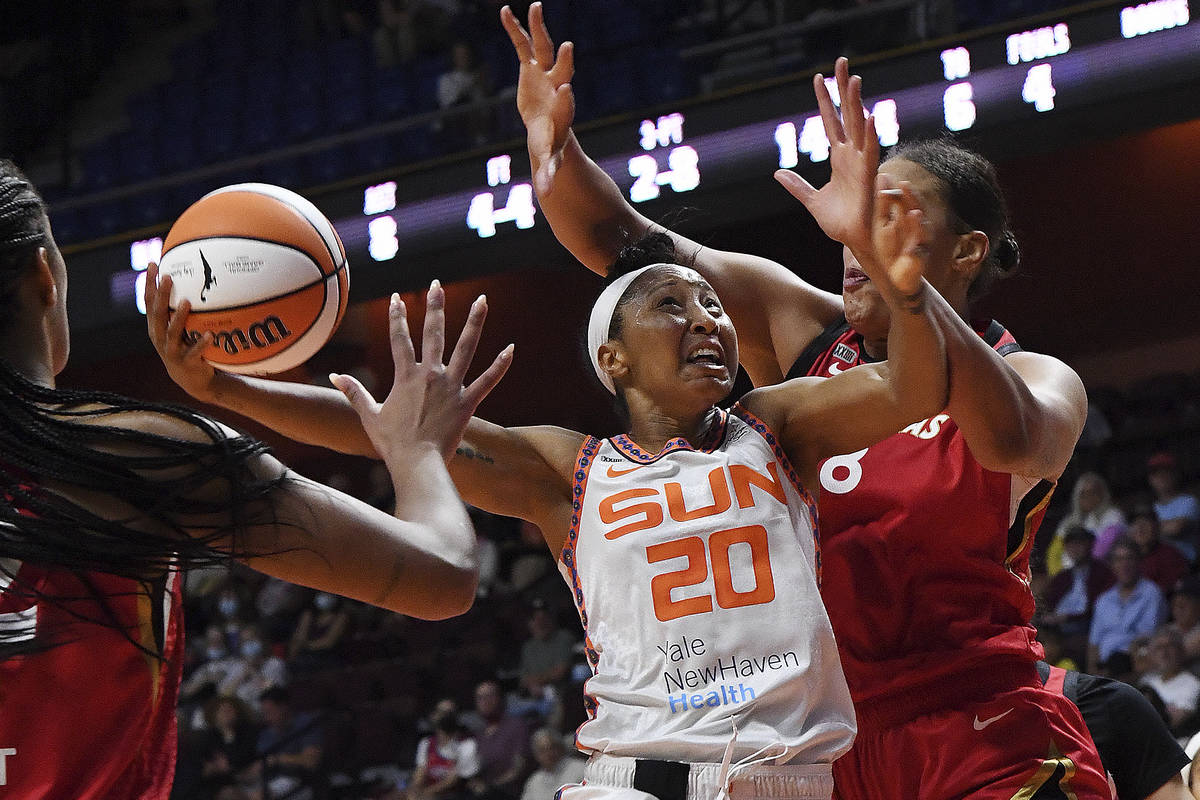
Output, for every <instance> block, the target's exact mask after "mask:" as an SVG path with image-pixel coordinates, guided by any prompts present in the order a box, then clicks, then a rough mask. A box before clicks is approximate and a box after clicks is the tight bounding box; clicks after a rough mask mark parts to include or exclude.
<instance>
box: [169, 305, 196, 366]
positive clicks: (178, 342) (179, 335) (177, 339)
mask: <svg viewBox="0 0 1200 800" xmlns="http://www.w3.org/2000/svg"><path fill="white" fill-rule="evenodd" d="M191 310H192V304H191V301H189V300H182V301H180V303H179V307H178V308H176V309H175V313H174V314H172V315H171V319H170V320H169V321H168V322H167V327H166V330H165V332H164V333H165V338H164V344H165V345H166V347H167V351H168V352H171V353H174V352H177V351H178V349H179V348H181V347H184V346H185V345H186V344H187V343H188V342H187V340H186V339H185V338H184V336H185V335H186V334H187V318H188V314H189V313H190V312H191Z"/></svg>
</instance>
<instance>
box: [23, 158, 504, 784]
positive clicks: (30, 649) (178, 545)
mask: <svg viewBox="0 0 1200 800" xmlns="http://www.w3.org/2000/svg"><path fill="white" fill-rule="evenodd" d="M0 286H2V287H3V292H2V293H0V305H2V307H3V320H4V321H3V325H2V327H0V492H2V493H3V498H4V500H3V502H2V503H0V796H4V797H13V798H18V797H19V798H35V797H36V798H72V799H73V800H126V799H127V798H128V800H133V799H134V798H137V799H138V800H151V799H152V798H153V799H154V800H159V799H161V800H166V797H167V795H168V794H169V793H170V786H171V778H172V776H173V773H174V764H175V742H176V736H175V698H176V693H177V691H178V687H179V676H180V670H181V668H182V664H183V656H184V651H183V628H182V624H181V619H180V614H181V610H182V604H181V600H180V583H181V571H182V570H183V569H185V568H187V567H190V566H195V565H206V564H215V563H226V562H228V561H229V560H230V559H231V558H237V559H239V560H241V561H244V562H245V563H247V564H249V565H250V566H252V567H255V568H256V569H259V570H262V571H263V572H266V573H269V574H271V575H274V576H276V577H279V578H282V579H284V580H288V581H292V582H295V583H301V584H305V585H307V586H312V587H315V588H320V589H324V590H326V591H330V592H337V593H339V594H343V595H346V596H348V597H353V598H356V599H358V600H362V601H365V602H369V603H374V604H376V605H380V606H383V607H384V608H388V609H391V610H394V611H398V612H403V613H405V614H412V615H415V616H420V617H427V618H443V617H447V616H451V615H454V614H459V613H462V612H463V611H465V610H466V609H467V608H468V607H469V606H470V604H471V602H472V599H473V597H474V590H475V574H476V563H475V537H474V532H473V530H472V527H471V524H470V521H469V519H468V517H467V514H466V510H465V508H464V507H463V505H462V503H461V501H460V500H459V499H458V496H457V494H456V492H455V490H454V487H453V485H452V484H451V483H450V477H449V475H448V474H447V472H446V469H445V464H444V458H445V457H447V456H448V455H450V454H451V453H453V448H454V445H455V444H456V443H457V441H458V439H459V437H460V435H461V432H462V430H463V427H464V426H465V425H466V422H467V419H468V418H469V417H470V415H471V413H472V411H473V410H474V408H475V406H476V405H477V403H478V402H479V400H480V399H481V398H482V397H483V396H484V395H486V394H487V392H488V391H489V390H490V389H491V388H492V386H493V385H495V383H496V381H498V380H499V379H500V377H501V375H502V374H503V372H504V371H505V369H506V368H507V366H508V363H509V360H508V357H509V354H508V353H507V352H505V353H503V354H501V357H500V358H498V359H497V360H496V362H495V363H494V364H493V365H492V366H491V367H489V369H488V370H487V371H486V372H485V373H484V374H483V375H482V376H480V378H479V379H478V380H476V381H475V382H474V383H473V384H472V385H471V386H470V387H468V388H465V389H464V388H463V387H462V377H463V374H464V372H465V370H466V368H467V362H469V361H470V359H471V356H472V351H473V349H474V347H475V343H476V342H477V341H478V336H479V329H480V325H481V323H482V319H483V315H484V309H483V307H482V306H478V307H477V308H475V309H474V310H473V313H472V316H471V319H470V320H469V321H468V325H467V331H466V333H464V335H463V336H462V337H461V339H460V340H459V342H458V345H457V347H456V348H455V351H454V354H453V356H452V358H451V360H450V365H449V366H448V367H443V366H442V364H441V358H442V346H441V339H442V329H441V326H440V323H441V320H440V318H439V317H437V316H436V315H431V316H430V317H429V318H428V319H429V322H428V324H427V326H426V331H425V334H426V335H425V342H424V353H423V361H422V362H418V361H417V360H416V359H415V357H414V355H413V351H412V345H411V343H410V342H409V339H408V334H407V331H406V330H405V328H404V324H403V322H404V309H403V306H402V305H399V304H398V303H393V307H392V316H393V328H394V331H393V346H394V348H395V353H396V382H395V385H394V386H393V390H392V394H391V396H390V397H389V398H388V399H387V400H386V401H385V402H384V403H383V404H382V405H376V404H375V403H373V402H371V401H370V400H369V399H368V398H363V399H362V400H361V402H359V404H358V406H357V408H358V409H359V411H360V412H361V414H362V416H361V422H362V425H363V427H364V428H365V430H366V431H367V432H368V433H367V435H368V436H369V437H370V438H371V441H372V442H373V443H374V445H375V447H376V451H377V452H378V453H379V454H380V456H381V457H382V458H383V459H384V461H385V462H386V464H387V466H388V469H389V470H390V472H391V475H392V478H393V482H394V485H395V489H396V497H397V498H399V501H400V502H399V503H398V511H397V515H396V516H395V517H392V516H389V515H387V514H384V513H383V512H380V511H377V510H376V509H374V508H371V507H370V506H367V505H366V504H365V503H361V502H359V501H358V500H355V499H353V498H351V497H348V496H346V495H343V494H341V493H339V492H336V491H334V490H333V489H330V488H328V487H325V486H322V485H320V484H317V483H314V482H312V481H308V480H306V479H304V478H301V477H300V476H298V475H296V474H294V473H291V472H289V471H287V470H286V468H285V467H284V466H283V465H282V464H280V463H279V462H278V461H276V460H275V459H274V458H273V457H272V456H271V455H270V454H269V453H268V452H267V450H266V448H265V446H264V445H262V444H261V443H259V442H256V441H254V440H253V439H250V438H249V437H246V436H242V435H240V434H237V433H235V432H234V431H232V430H230V429H228V428H225V427H223V426H221V425H219V424H218V423H216V422H214V421H212V420H210V419H208V418H206V417H204V416H202V415H200V414H197V413H195V412H192V411H189V410H187V409H185V408H180V407H174V406H165V405H157V404H153V403H147V402H142V401H137V400H131V399H128V398H124V397H119V396H116V395H111V394H102V393H99V392H86V391H72V390H67V389H60V388H58V387H57V386H56V376H57V375H58V374H59V372H60V371H61V370H62V369H63V368H64V366H65V365H66V362H67V355H68V351H69V343H68V329H67V314H66V300H67V272H66V264H65V263H64V261H63V258H62V255H61V253H60V252H59V250H58V247H57V245H56V244H55V242H54V237H53V234H52V233H51V230H50V224H49V222H48V220H47V217H46V208H45V205H44V204H43V202H42V200H41V198H40V197H39V196H38V194H37V192H36V191H35V190H34V188H33V187H32V186H31V185H30V184H29V183H28V181H27V180H26V179H25V178H24V176H23V175H22V174H21V173H20V172H19V171H18V170H17V169H16V168H15V167H14V166H13V164H12V163H10V162H8V161H2V160H0Z"/></svg>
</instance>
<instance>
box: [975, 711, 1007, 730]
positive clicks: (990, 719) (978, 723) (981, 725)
mask: <svg viewBox="0 0 1200 800" xmlns="http://www.w3.org/2000/svg"><path fill="white" fill-rule="evenodd" d="M1012 712H1013V710H1012V709H1011V708H1010V709H1009V710H1008V711H1005V712H1004V713H1003V714H997V715H996V716H994V717H988V718H987V719H985V720H982V721H980V719H979V715H978V714H976V715H975V722H974V723H973V724H974V726H975V730H977V731H981V730H983V729H984V728H986V727H987V726H988V725H991V724H992V723H993V722H995V721H996V720H998V719H1000V718H1001V717H1007V716H1008V715H1009V714H1011V713H1012Z"/></svg>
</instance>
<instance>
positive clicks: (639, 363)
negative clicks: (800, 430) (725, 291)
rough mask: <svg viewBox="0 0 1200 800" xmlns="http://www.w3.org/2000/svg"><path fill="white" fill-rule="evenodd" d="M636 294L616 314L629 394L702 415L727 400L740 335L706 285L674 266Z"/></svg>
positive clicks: (638, 285) (644, 279)
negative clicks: (697, 410) (685, 407)
mask: <svg viewBox="0 0 1200 800" xmlns="http://www.w3.org/2000/svg"><path fill="white" fill-rule="evenodd" d="M633 291H634V292H635V294H634V295H633V297H632V298H631V299H630V300H629V301H628V302H627V303H626V304H625V305H624V306H622V308H621V309H620V311H619V312H618V313H620V314H622V315H623V317H622V323H623V324H622V329H621V338H620V346H621V348H620V352H621V353H622V355H623V358H624V359H625V362H626V364H627V366H628V367H629V372H628V374H627V375H626V376H625V377H624V378H623V380H624V383H625V386H626V388H627V389H635V390H638V391H641V392H643V393H645V394H648V395H649V396H651V397H652V398H655V399H656V401H661V402H662V403H663V404H664V405H675V404H676V403H677V402H678V401H680V400H682V401H684V402H687V403H688V404H689V405H696V406H698V407H699V408H700V409H701V410H703V409H705V408H708V407H709V406H711V405H712V404H714V403H717V402H719V401H721V400H722V399H724V398H725V397H726V396H727V395H728V394H729V392H730V391H731V390H732V389H733V381H734V378H735V377H736V376H737V368H738V349H737V334H736V332H735V331H734V328H733V323H732V322H730V320H729V317H728V316H726V314H725V310H724V309H723V308H722V307H721V301H720V299H719V298H718V297H717V293H716V292H715V291H713V288H712V287H711V286H709V285H708V282H707V281H705V280H704V279H703V278H701V277H700V275H699V274H698V273H697V272H696V271H695V270H691V269H687V268H686V267H679V266H671V267H663V268H660V269H655V270H651V271H650V272H647V273H646V274H645V275H643V276H641V277H640V278H638V280H637V281H636V282H635V284H634V286H633Z"/></svg>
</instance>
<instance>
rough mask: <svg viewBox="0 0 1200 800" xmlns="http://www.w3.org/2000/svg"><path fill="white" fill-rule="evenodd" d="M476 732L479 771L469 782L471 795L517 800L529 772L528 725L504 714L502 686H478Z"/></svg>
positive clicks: (486, 683)
mask: <svg viewBox="0 0 1200 800" xmlns="http://www.w3.org/2000/svg"><path fill="white" fill-rule="evenodd" d="M475 711H476V713H477V714H478V715H479V719H480V720H481V727H480V729H479V730H477V731H475V742H476V745H477V747H478V750H479V772H478V773H477V774H476V775H475V777H474V778H472V779H471V780H470V781H469V782H468V787H469V788H470V790H471V793H472V794H473V795H475V796H476V797H480V798H486V800H516V798H517V797H518V796H519V795H520V793H521V787H522V786H523V785H524V781H525V776H526V775H527V774H528V772H529V724H528V722H526V720H525V719H524V718H522V717H519V716H515V715H512V714H507V713H505V710H504V694H503V693H502V692H501V691H500V685H499V684H498V683H496V682H495V681H493V680H485V681H483V682H481V683H480V684H479V685H478V686H476V687H475Z"/></svg>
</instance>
